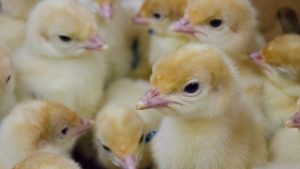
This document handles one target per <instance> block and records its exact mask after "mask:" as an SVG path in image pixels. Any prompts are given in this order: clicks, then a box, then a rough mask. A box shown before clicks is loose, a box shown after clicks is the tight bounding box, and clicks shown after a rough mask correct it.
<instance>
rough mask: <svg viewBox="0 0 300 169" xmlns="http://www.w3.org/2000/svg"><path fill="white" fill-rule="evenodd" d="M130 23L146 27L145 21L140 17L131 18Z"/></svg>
mask: <svg viewBox="0 0 300 169" xmlns="http://www.w3.org/2000/svg"><path fill="white" fill-rule="evenodd" d="M132 22H133V23H134V24H137V25H148V22H147V20H145V19H143V18H142V17H141V16H140V15H135V16H134V17H132Z"/></svg>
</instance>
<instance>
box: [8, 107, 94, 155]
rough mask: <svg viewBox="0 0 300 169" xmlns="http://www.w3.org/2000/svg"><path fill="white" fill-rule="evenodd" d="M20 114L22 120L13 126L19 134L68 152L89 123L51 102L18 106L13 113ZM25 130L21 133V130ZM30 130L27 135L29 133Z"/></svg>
mask: <svg viewBox="0 0 300 169" xmlns="http://www.w3.org/2000/svg"><path fill="white" fill-rule="evenodd" d="M11 115H12V118H13V117H14V116H22V117H23V119H24V120H23V123H22V124H20V125H18V126H16V128H17V129H18V130H19V134H21V133H24V134H26V136H23V137H32V138H31V139H30V140H33V141H32V144H35V146H41V147H43V146H46V147H47V146H53V147H55V148H57V149H58V150H63V151H64V152H69V151H70V150H71V148H72V147H73V145H74V143H75V141H76V140H77V139H78V138H79V136H80V135H82V134H83V133H85V132H86V131H87V130H88V129H89V128H90V127H91V123H90V121H89V120H87V119H83V118H80V117H79V115H78V114H77V113H75V112H73V111H71V110H70V109H69V108H67V107H65V106H63V105H62V104H59V103H55V102H50V101H32V102H29V103H24V104H21V105H19V106H17V107H16V108H15V109H14V110H13V112H12V114H11ZM23 130H24V131H25V132H21V131H23ZM28 130H30V131H29V132H30V134H28Z"/></svg>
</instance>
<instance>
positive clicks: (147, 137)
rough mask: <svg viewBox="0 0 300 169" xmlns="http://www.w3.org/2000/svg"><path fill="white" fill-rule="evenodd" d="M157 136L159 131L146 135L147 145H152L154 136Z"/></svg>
mask: <svg viewBox="0 0 300 169" xmlns="http://www.w3.org/2000/svg"><path fill="white" fill-rule="evenodd" d="M156 134H157V131H151V132H149V133H148V134H147V135H146V139H145V143H146V144H147V143H150V142H151V140H152V139H153V138H154V136H155V135H156Z"/></svg>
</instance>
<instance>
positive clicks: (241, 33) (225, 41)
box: [171, 0, 263, 119]
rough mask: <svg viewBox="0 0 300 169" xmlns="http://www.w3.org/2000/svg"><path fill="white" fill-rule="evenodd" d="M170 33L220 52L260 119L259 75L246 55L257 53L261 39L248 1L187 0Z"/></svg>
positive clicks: (260, 83)
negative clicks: (230, 63) (232, 65)
mask: <svg viewBox="0 0 300 169" xmlns="http://www.w3.org/2000/svg"><path fill="white" fill-rule="evenodd" d="M171 29H172V30H174V31H177V32H183V33H185V34H190V35H192V36H193V37H196V38H197V39H198V40H199V42H200V43H208V44H212V45H215V46H217V47H219V48H220V49H222V50H224V51H225V52H226V53H227V54H228V55H229V57H230V58H231V59H232V60H233V62H234V63H235V64H236V66H237V68H238V70H239V72H240V74H241V76H240V81H241V87H242V89H243V92H245V93H246V97H247V100H248V101H249V102H250V104H251V106H252V107H253V108H254V109H255V110H254V111H253V113H256V114H257V118H259V119H262V117H261V116H262V115H261V89H262V79H261V74H260V73H261V72H260V71H258V70H257V69H256V68H255V66H253V65H252V64H251V63H250V61H249V60H248V57H247V56H248V54H250V53H251V52H254V51H257V50H259V49H261V47H262V45H263V38H262V36H261V34H260V33H259V32H258V29H257V20H256V13H255V10H254V8H253V6H252V5H251V4H250V2H249V1H248V0H225V1H220V0H201V1H198V0H190V1H189V3H188V6H187V8H186V10H185V13H184V17H183V18H182V19H180V20H179V21H177V22H176V23H174V24H173V25H172V26H171Z"/></svg>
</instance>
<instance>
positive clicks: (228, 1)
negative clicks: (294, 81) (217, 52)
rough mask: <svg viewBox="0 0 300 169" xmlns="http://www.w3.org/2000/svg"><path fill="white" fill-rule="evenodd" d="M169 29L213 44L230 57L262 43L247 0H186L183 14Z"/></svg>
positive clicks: (251, 7)
mask: <svg viewBox="0 0 300 169" xmlns="http://www.w3.org/2000/svg"><path fill="white" fill-rule="evenodd" d="M171 29H172V30H173V31H176V32H182V33H186V34H190V35H192V36H194V37H196V38H197V39H198V40H199V41H200V42H202V43H209V44H213V45H216V46H218V47H219V48H220V49H222V50H224V51H225V52H226V53H227V54H229V55H230V57H241V54H250V53H251V52H255V51H257V50H259V49H260V48H261V47H262V45H263V38H262V36H261V35H260V34H259V32H258V30H257V20H256V12H255V9H254V8H253V6H252V5H251V3H250V2H249V1H248V0H225V1H223V0H222V1H220V0H201V1H199V0H190V1H189V3H188V6H187V8H186V10H185V13H184V16H183V17H182V18H181V19H180V20H179V21H177V22H175V23H174V24H173V25H172V26H171Z"/></svg>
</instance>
